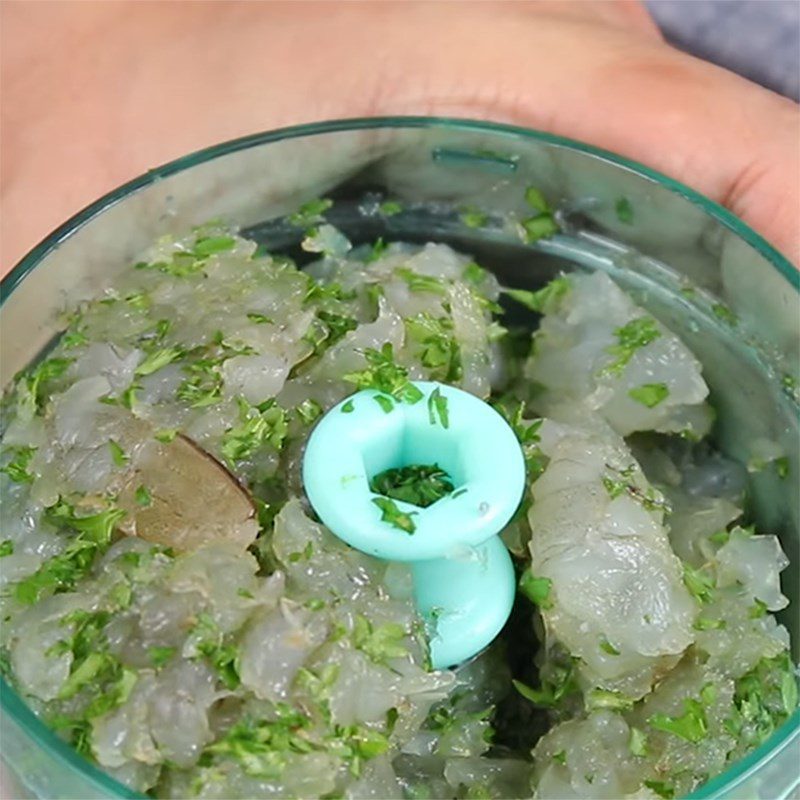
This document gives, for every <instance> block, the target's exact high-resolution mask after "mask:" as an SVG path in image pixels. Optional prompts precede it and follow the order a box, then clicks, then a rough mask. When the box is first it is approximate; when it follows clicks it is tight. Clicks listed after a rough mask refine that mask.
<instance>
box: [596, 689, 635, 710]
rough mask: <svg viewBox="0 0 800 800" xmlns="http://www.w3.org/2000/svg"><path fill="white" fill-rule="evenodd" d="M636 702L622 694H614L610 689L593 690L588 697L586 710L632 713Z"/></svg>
mask: <svg viewBox="0 0 800 800" xmlns="http://www.w3.org/2000/svg"><path fill="white" fill-rule="evenodd" d="M633 703H634V701H633V700H632V699H631V698H630V697H626V696H625V695H624V694H622V692H613V691H610V690H609V689H592V690H591V691H589V692H588V694H587V695H586V709H587V710H588V711H594V710H595V709H598V708H607V709H609V710H611V711H630V709H632V708H633Z"/></svg>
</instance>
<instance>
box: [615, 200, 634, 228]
mask: <svg viewBox="0 0 800 800" xmlns="http://www.w3.org/2000/svg"><path fill="white" fill-rule="evenodd" d="M614 210H615V211H616V212H617V219H618V220H619V221H620V222H623V223H624V224H625V225H632V224H633V206H632V205H631V201H630V200H628V198H627V197H620V198H619V200H617V202H616V203H615V204H614Z"/></svg>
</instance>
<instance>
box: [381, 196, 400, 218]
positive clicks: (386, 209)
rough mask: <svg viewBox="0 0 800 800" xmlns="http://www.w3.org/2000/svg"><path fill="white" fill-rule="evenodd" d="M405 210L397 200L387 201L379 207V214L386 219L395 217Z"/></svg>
mask: <svg viewBox="0 0 800 800" xmlns="http://www.w3.org/2000/svg"><path fill="white" fill-rule="evenodd" d="M402 210H403V206H402V205H401V204H400V203H398V202H397V201H396V200H385V201H384V202H383V203H381V204H380V205H379V206H378V212H379V213H380V214H383V216H384V217H393V216H394V215H395V214H399V213H400V212H401V211H402Z"/></svg>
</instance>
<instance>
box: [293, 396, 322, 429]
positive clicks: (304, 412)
mask: <svg viewBox="0 0 800 800" xmlns="http://www.w3.org/2000/svg"><path fill="white" fill-rule="evenodd" d="M295 411H296V412H297V416H298V417H300V419H301V420H302V421H303V423H304V424H306V425H310V424H311V423H312V422H314V420H316V419H319V418H320V417H321V416H322V406H321V405H320V404H319V403H318V402H317V401H316V400H314V399H313V398H311V397H307V398H306V399H305V400H303V402H302V403H300V405H298V406H297V408H296V409H295Z"/></svg>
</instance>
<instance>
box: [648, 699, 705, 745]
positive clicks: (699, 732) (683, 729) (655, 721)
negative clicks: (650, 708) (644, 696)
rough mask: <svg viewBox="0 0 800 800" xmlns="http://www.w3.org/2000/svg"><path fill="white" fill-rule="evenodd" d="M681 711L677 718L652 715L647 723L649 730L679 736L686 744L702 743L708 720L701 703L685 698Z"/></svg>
mask: <svg viewBox="0 0 800 800" xmlns="http://www.w3.org/2000/svg"><path fill="white" fill-rule="evenodd" d="M683 709H684V713H683V714H682V715H681V716H679V717H670V716H668V715H666V714H653V715H652V716H651V717H650V718H649V719H648V720H647V722H648V724H649V725H650V727H651V728H655V730H657V731H664V732H665V733H670V734H672V735H673V736H679V737H680V738H681V739H685V740H686V741H687V742H692V743H693V744H697V743H698V742H702V741H703V739H705V738H706V736H707V735H708V720H707V719H706V712H705V710H704V709H703V705H702V703H700V702H699V701H698V700H694V699H692V698H691V697H687V698H686V699H684V701H683Z"/></svg>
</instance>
